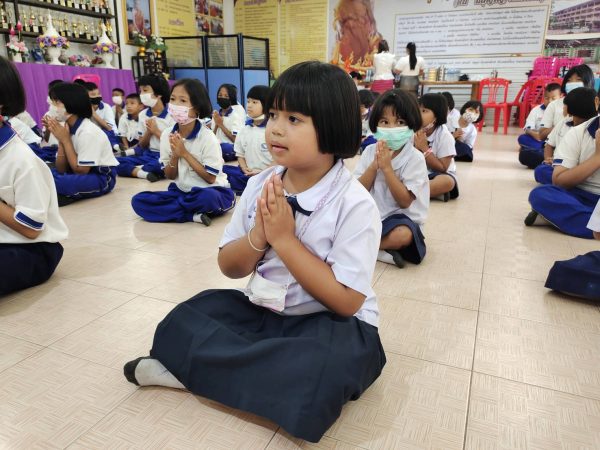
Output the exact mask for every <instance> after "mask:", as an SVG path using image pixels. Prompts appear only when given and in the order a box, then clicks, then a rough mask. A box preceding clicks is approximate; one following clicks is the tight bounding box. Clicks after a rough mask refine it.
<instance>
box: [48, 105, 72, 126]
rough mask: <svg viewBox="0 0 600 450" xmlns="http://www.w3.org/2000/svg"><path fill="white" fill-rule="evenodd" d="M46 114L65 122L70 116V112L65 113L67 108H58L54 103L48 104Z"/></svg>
mask: <svg viewBox="0 0 600 450" xmlns="http://www.w3.org/2000/svg"><path fill="white" fill-rule="evenodd" d="M48 115H49V116H50V117H52V118H53V119H56V120H58V121H59V122H66V121H67V119H68V118H69V117H70V116H71V114H67V110H66V109H65V108H59V107H58V106H56V105H50V109H49V110H48Z"/></svg>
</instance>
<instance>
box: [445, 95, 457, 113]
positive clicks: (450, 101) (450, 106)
mask: <svg viewBox="0 0 600 450" xmlns="http://www.w3.org/2000/svg"><path fill="white" fill-rule="evenodd" d="M442 95H443V96H444V98H445V99H446V102H447V103H448V112H450V111H452V110H453V109H454V107H455V106H456V104H455V103H454V97H452V94H451V93H450V92H448V91H446V92H442Z"/></svg>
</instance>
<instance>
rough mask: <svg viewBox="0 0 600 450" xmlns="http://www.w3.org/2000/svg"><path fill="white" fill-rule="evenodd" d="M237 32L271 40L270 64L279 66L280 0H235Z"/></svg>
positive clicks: (273, 66) (274, 68)
mask: <svg viewBox="0 0 600 450" xmlns="http://www.w3.org/2000/svg"><path fill="white" fill-rule="evenodd" d="M234 5H235V6H234V13H235V32H236V33H242V34H243V35H245V36H253V37H259V38H263V39H268V40H269V64H270V66H271V69H272V70H273V71H274V72H275V73H277V71H278V68H279V2H278V0H234Z"/></svg>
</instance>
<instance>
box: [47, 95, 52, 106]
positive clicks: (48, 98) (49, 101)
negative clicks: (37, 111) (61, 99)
mask: <svg viewBox="0 0 600 450" xmlns="http://www.w3.org/2000/svg"><path fill="white" fill-rule="evenodd" d="M46 103H48V106H50V105H51V104H52V99H51V98H50V96H48V97H46Z"/></svg>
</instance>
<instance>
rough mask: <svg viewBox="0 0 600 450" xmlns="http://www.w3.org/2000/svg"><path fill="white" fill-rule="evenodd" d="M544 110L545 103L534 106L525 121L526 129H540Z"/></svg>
mask: <svg viewBox="0 0 600 450" xmlns="http://www.w3.org/2000/svg"><path fill="white" fill-rule="evenodd" d="M544 111H546V106H545V105H537V106H536V107H535V108H533V109H532V110H531V111H530V112H529V115H528V116H527V120H526V121H525V129H526V130H535V131H537V130H539V129H540V124H541V123H542V118H543V117H544Z"/></svg>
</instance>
